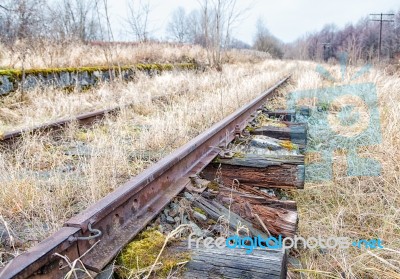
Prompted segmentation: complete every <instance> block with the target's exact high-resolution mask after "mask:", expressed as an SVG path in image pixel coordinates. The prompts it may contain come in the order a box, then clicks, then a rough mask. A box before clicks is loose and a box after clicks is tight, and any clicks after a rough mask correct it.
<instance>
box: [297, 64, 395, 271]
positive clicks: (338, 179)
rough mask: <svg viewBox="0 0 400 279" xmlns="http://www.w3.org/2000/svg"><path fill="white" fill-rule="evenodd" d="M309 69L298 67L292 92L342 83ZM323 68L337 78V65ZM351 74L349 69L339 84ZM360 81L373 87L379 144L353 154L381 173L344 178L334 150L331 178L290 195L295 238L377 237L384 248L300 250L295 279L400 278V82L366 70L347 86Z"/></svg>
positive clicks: (341, 157)
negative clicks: (377, 165) (296, 228)
mask: <svg viewBox="0 0 400 279" xmlns="http://www.w3.org/2000/svg"><path fill="white" fill-rule="evenodd" d="M310 66H311V67H310ZM327 67H328V66H327ZM314 68H315V64H314V65H313V64H309V63H308V65H307V64H304V65H303V66H301V67H300V68H298V71H297V74H296V75H295V79H294V80H295V81H296V84H294V86H293V90H304V89H315V88H320V87H330V86H337V85H341V84H342V83H341V82H336V83H334V82H330V81H327V80H325V79H322V78H321V76H319V75H318V74H316V73H315V72H314ZM328 69H329V71H330V72H331V73H332V76H334V77H335V78H337V79H338V80H340V78H341V73H340V68H339V66H331V67H328ZM356 70H358V69H351V68H350V69H349V71H348V72H347V73H346V75H345V82H344V84H347V83H348V81H349V80H350V77H351V76H353V75H354V73H355V72H356ZM366 82H372V83H375V85H376V88H377V94H378V109H379V111H380V125H381V134H382V142H381V143H380V144H377V145H373V146H365V147H361V148H359V149H358V153H359V155H360V156H361V157H370V158H374V159H376V160H378V161H379V162H380V164H381V165H382V173H381V175H380V176H375V177H373V176H372V177H368V176H365V177H350V176H348V175H347V167H346V163H347V159H346V155H347V152H346V150H337V151H335V152H334V153H333V154H332V156H333V162H334V163H333V172H334V177H333V180H332V181H329V182H321V183H317V182H309V183H307V184H306V185H305V189H304V190H302V191H297V193H295V198H296V200H297V202H298V205H299V218H300V222H299V234H300V235H301V236H303V237H316V236H318V235H321V236H324V237H330V236H342V237H349V238H351V239H352V240H359V239H377V238H380V239H382V240H383V246H384V249H366V248H362V249H359V248H355V247H351V248H349V249H334V250H331V249H314V250H301V251H300V257H299V259H300V261H301V267H296V271H294V274H295V275H296V276H295V277H298V278H400V209H399V206H400V190H399V189H400V169H399V158H400V149H399V147H400V137H399V134H400V122H399V117H398V116H399V114H400V89H399V88H400V78H399V77H398V76H397V77H396V76H388V75H385V74H384V73H383V72H382V71H381V70H374V69H372V70H371V71H370V72H368V73H366V74H364V75H363V76H361V77H360V78H358V79H356V80H354V81H353V82H351V83H366ZM309 105H312V103H309Z"/></svg>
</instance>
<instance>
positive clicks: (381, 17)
mask: <svg viewBox="0 0 400 279" xmlns="http://www.w3.org/2000/svg"><path fill="white" fill-rule="evenodd" d="M369 15H371V16H380V19H370V21H379V22H380V28H379V52H378V61H381V48H382V23H383V22H394V20H393V19H384V18H383V17H384V16H386V17H392V16H394V14H383V13H380V14H369Z"/></svg>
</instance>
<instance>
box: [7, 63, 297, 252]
mask: <svg viewBox="0 0 400 279" xmlns="http://www.w3.org/2000/svg"><path fill="white" fill-rule="evenodd" d="M292 67H293V65H291V64H290V63H289V64H287V63H284V62H279V61H267V62H264V63H259V64H239V65H228V66H226V67H225V68H224V69H223V71H222V72H221V73H220V72H214V71H208V72H205V73H202V74H195V73H193V72H181V73H165V74H163V75H161V76H157V77H154V78H148V77H146V76H143V77H141V78H142V79H143V80H141V81H138V82H136V83H133V82H131V83H127V84H120V85H117V84H115V85H107V86H104V87H102V88H100V89H99V90H100V91H101V92H102V93H101V94H100V93H99V96H100V95H101V96H103V95H104V96H107V97H105V99H111V100H113V101H114V102H116V103H120V102H125V101H127V100H129V101H135V102H136V104H135V105H134V106H133V107H132V108H130V109H125V110H123V111H122V112H121V113H120V114H119V115H118V116H114V117H109V118H107V119H105V120H104V121H102V122H101V123H99V124H98V125H95V126H94V127H92V128H90V129H78V128H77V127H76V126H74V125H71V126H70V127H69V128H68V129H66V131H65V132H64V133H63V134H62V135H61V137H55V138H54V137H50V136H48V135H33V136H26V137H24V138H23V140H22V142H21V143H19V144H18V145H17V146H16V147H15V148H12V149H11V150H4V151H3V152H1V153H0V181H1V185H2V187H1V188H0V215H2V216H3V218H4V219H5V220H6V222H7V223H8V224H9V227H10V228H12V230H13V231H14V232H15V236H16V238H18V239H21V241H22V243H25V244H24V245H22V246H19V247H17V250H16V253H18V252H19V251H21V250H24V249H25V248H26V247H27V246H31V245H33V244H34V243H36V240H42V239H43V238H44V237H46V236H48V235H49V234H51V233H52V232H54V231H56V230H57V229H58V228H59V227H60V226H61V225H62V224H63V222H64V221H65V220H66V219H67V218H69V217H71V216H73V215H74V214H76V213H78V212H80V211H81V210H83V209H84V208H86V207H87V206H88V205H90V204H92V203H93V202H95V201H97V200H98V199H100V198H101V197H103V196H105V195H106V194H107V193H109V192H111V191H112V190H114V189H115V188H116V187H118V185H120V184H122V183H123V182H125V181H127V180H128V179H129V178H130V177H131V176H134V175H136V174H138V173H139V172H140V171H142V170H143V169H144V168H145V167H147V166H148V165H150V164H152V163H153V162H154V161H156V160H158V159H159V158H161V157H162V156H165V154H168V153H169V152H171V151H172V150H173V149H175V148H177V147H179V146H181V145H182V144H184V143H186V142H187V141H189V140H190V139H192V138H193V137H195V136H196V135H198V134H199V133H201V132H202V131H204V130H205V129H206V128H207V127H210V126H211V125H212V124H214V123H215V122H217V121H219V120H221V119H222V118H223V117H224V116H226V115H228V114H230V113H231V112H233V111H234V110H235V109H237V108H239V107H240V106H242V105H244V104H245V103H247V102H249V101H250V100H252V99H253V98H254V97H256V96H257V95H258V94H259V93H260V92H261V91H262V90H264V89H265V88H267V87H269V86H270V85H272V84H273V83H275V82H276V81H277V80H278V79H279V78H281V77H282V76H283V75H285V74H286V73H288V72H290V71H291V70H292V69H291V68H292ZM117 91H118V92H123V93H118V92H117ZM114 94H116V95H117V96H118V97H114ZM153 95H165V97H164V98H162V99H158V100H156V101H154V100H153V101H152V100H151V98H150V97H151V96H153ZM113 98H115V99H113ZM50 99H51V100H52V101H49V104H48V105H44V106H46V107H48V108H51V107H54V106H55V107H58V104H57V102H58V101H57V100H59V99H58V98H54V99H53V98H50ZM74 100H78V99H73V101H71V102H69V101H68V98H66V100H65V103H64V104H63V105H62V106H74V104H76V102H75V101H74ZM39 107H40V105H37V106H33V107H32V108H30V109H32V112H29V110H30V109H29V110H28V109H27V110H26V114H27V115H31V117H32V118H33V117H34V116H36V117H38V118H39V119H43V118H46V117H48V115H49V114H48V110H47V109H45V110H42V111H41V110H39V109H38V108H39ZM76 108H79V105H76ZM42 112H43V115H42V114H41V113H42ZM24 123H25V122H24ZM27 240H32V241H31V242H27Z"/></svg>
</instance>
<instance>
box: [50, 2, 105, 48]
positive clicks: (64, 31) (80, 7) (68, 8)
mask: <svg viewBox="0 0 400 279" xmlns="http://www.w3.org/2000/svg"><path fill="white" fill-rule="evenodd" d="M97 2H98V0H58V1H56V2H54V3H53V5H50V6H49V13H48V14H49V16H48V22H50V23H51V26H50V28H51V33H52V34H53V37H56V39H57V40H60V41H65V40H70V39H76V40H80V41H90V40H96V39H99V38H100V27H101V23H100V22H98V20H97V14H96V10H97V9H96V6H97V4H98V3H97Z"/></svg>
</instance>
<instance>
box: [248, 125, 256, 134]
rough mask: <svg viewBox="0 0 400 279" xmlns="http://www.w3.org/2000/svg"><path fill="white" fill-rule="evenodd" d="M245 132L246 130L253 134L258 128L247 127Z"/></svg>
mask: <svg viewBox="0 0 400 279" xmlns="http://www.w3.org/2000/svg"><path fill="white" fill-rule="evenodd" d="M245 130H246V131H247V132H249V133H251V132H254V131H255V130H256V127H251V126H247V127H246V128H245Z"/></svg>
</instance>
